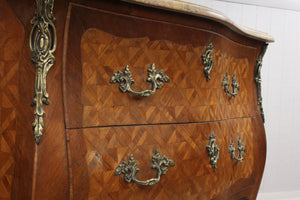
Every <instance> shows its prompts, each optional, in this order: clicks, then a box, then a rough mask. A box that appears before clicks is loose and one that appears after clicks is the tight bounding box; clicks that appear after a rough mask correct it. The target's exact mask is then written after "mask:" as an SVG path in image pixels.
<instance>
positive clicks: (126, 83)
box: [110, 63, 170, 97]
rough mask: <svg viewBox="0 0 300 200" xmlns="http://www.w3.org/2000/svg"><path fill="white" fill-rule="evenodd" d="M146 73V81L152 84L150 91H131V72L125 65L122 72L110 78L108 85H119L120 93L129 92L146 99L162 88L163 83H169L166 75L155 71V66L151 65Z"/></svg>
mask: <svg viewBox="0 0 300 200" xmlns="http://www.w3.org/2000/svg"><path fill="white" fill-rule="evenodd" d="M147 71H148V77H147V81H148V82H151V83H152V90H144V91H141V92H135V91H133V90H132V89H131V85H132V84H133V83H134V80H133V78H132V75H131V72H130V71H129V66H128V65H126V66H125V69H124V72H121V71H118V72H117V73H115V74H114V75H113V76H112V77H111V78H110V83H119V89H120V90H121V91H122V92H129V93H131V94H133V95H137V96H143V97H147V96H150V95H152V94H154V93H155V92H156V89H159V88H161V87H162V86H163V82H170V79H169V77H168V76H167V75H165V74H164V73H163V72H161V71H160V70H158V69H155V64H154V63H153V64H151V66H150V68H149V69H148V70H147Z"/></svg>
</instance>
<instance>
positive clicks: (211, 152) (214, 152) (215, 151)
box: [206, 132, 220, 171]
mask: <svg viewBox="0 0 300 200" xmlns="http://www.w3.org/2000/svg"><path fill="white" fill-rule="evenodd" d="M206 150H207V153H208V156H209V157H210V164H211V166H212V167H213V169H214V171H216V170H217V162H218V159H219V154H220V149H219V146H218V145H217V142H216V136H215V134H214V132H211V133H210V136H209V143H208V145H207V146H206Z"/></svg>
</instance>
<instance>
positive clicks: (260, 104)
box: [254, 43, 268, 122]
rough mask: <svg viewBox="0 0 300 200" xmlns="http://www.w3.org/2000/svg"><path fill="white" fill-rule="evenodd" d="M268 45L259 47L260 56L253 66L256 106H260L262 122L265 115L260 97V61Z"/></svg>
mask: <svg viewBox="0 0 300 200" xmlns="http://www.w3.org/2000/svg"><path fill="white" fill-rule="evenodd" d="M267 47H268V44H267V43H265V44H264V45H263V46H262V47H261V51H260V54H259V56H258V58H257V60H256V66H255V74H254V76H255V78H254V80H255V83H256V87H257V104H258V105H259V106H260V111H261V117H262V119H263V122H265V114H264V109H263V105H262V95H261V82H262V79H261V68H262V61H263V57H264V55H265V53H266V50H267Z"/></svg>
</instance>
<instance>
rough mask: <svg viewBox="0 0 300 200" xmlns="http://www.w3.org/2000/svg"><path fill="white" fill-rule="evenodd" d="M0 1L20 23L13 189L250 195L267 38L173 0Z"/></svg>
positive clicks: (260, 164)
mask: <svg viewBox="0 0 300 200" xmlns="http://www.w3.org/2000/svg"><path fill="white" fill-rule="evenodd" d="M3 5H4V7H5V8H6V9H7V11H6V12H7V14H6V15H7V16H9V15H12V18H11V19H14V20H15V21H16V23H15V25H14V26H15V27H19V28H20V29H21V30H24V32H20V31H19V32H18V33H19V34H22V37H23V39H22V41H16V42H19V43H18V44H20V45H19V46H20V48H19V46H18V45H16V47H15V48H19V49H20V52H19V54H14V55H12V56H17V57H20V60H19V65H18V66H19V69H18V70H19V71H18V75H17V77H16V79H18V82H17V87H16V88H18V89H17V90H16V92H17V93H18V94H17V96H20V97H22V98H23V102H18V103H16V105H15V111H16V113H17V114H16V118H15V126H14V127H13V128H12V129H14V130H15V131H16V133H17V135H16V138H15V143H14V145H13V146H14V152H13V153H12V154H13V155H14V160H13V162H14V165H13V169H12V170H13V171H14V173H13V175H12V176H11V179H10V180H11V181H10V183H9V184H7V185H8V187H9V188H10V191H11V193H10V198H11V199H60V200H63V199H74V200H75V199H80V200H86V199H104V200H109V199H113V200H122V199H139V200H140V199H156V200H159V199H164V200H165V199H170V200H176V199H188V200H192V199H201V200H209V199H216V200H227V199H237V200H238V199H239V200H246V199H255V198H256V195H257V192H258V189H259V185H260V182H261V178H262V174H263V170H264V165H265V157H266V138H265V132H264V125H263V121H264V113H263V108H262V97H261V75H260V70H261V67H262V58H263V55H264V53H265V51H266V47H267V44H268V43H269V42H272V41H273V39H272V37H271V36H269V35H267V34H265V33H260V32H256V31H253V30H250V29H246V28H244V27H240V26H237V25H235V24H234V23H233V22H231V21H230V20H229V19H227V18H226V17H225V16H224V15H223V14H221V13H219V12H217V11H214V10H211V9H209V8H205V7H201V6H197V5H193V4H188V3H183V2H181V1H173V0H163V1H157V0H153V1H150V0H149V1H148V0H128V1H127V2H125V1H117V0H113V1H109V0H70V1H55V5H54V2H53V1H52V0H48V1H46V0H37V1H36V7H34V6H33V3H30V1H29V0H26V1H22V2H21V1H19V2H18V1H17V0H15V1H11V2H6V1H4V4H3ZM34 13H35V14H34ZM54 16H55V17H54ZM32 18H33V19H32ZM55 18H56V20H55ZM31 19H32V20H31ZM30 20H31V24H30ZM17 22H18V23H17ZM15 30H17V29H15ZM16 33H17V32H16ZM8 34H9V33H8ZM11 34H13V33H11ZM28 44H29V45H28ZM22 45H23V46H22ZM11 48H13V47H11ZM21 50H23V51H22V52H23V53H21ZM30 58H31V61H32V62H30ZM34 66H35V67H34ZM50 68H51V70H50ZM46 82H47V86H46ZM0 92H2V91H0ZM31 101H32V103H31ZM30 103H31V105H32V107H33V108H31V107H30V106H29V105H30ZM46 105H48V106H46ZM1 109H2V108H1ZM2 126H3V125H2ZM31 126H32V127H33V131H32V128H31ZM3 127H4V126H3ZM34 139H35V140H34ZM10 198H8V199H10Z"/></svg>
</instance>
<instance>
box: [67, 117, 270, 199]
mask: <svg viewBox="0 0 300 200" xmlns="http://www.w3.org/2000/svg"><path fill="white" fill-rule="evenodd" d="M259 122H260V120H258V119H255V118H252V119H250V118H244V119H238V120H228V121H223V122H217V123H207V124H185V125H157V126H131V127H110V128H88V129H76V130H68V132H67V134H68V135H69V136H68V137H69V142H70V145H69V147H70V152H69V153H70V154H69V157H70V158H69V160H70V162H71V164H70V168H71V169H72V174H73V175H72V181H73V182H72V183H71V184H72V187H73V190H72V191H73V192H74V194H72V195H73V196H74V199H116V200H117V199H139V200H140V199H157V200H160V199H189V200H192V199H216V200H217V199H219V200H224V199H231V198H230V196H231V195H234V194H239V193H240V192H242V191H246V190H248V191H247V192H242V193H243V195H244V196H241V197H240V198H242V197H248V198H249V199H255V198H254V197H255V195H256V192H257V190H258V187H259V183H260V179H261V176H262V171H263V166H264V159H265V137H264V134H263V127H262V124H261V123H259ZM233 127H234V128H233ZM211 132H214V134H215V144H216V145H218V147H219V158H218V159H217V162H216V167H217V169H216V170H215V171H214V170H213V167H212V165H211V163H210V156H208V151H207V145H208V144H209V136H210V133H211ZM239 137H240V138H241V141H242V142H243V143H244V145H245V148H246V152H245V153H244V155H243V158H244V160H243V162H238V161H236V160H233V159H232V158H231V155H230V153H229V146H230V143H231V141H232V140H233V141H234V146H235V149H236V151H235V156H237V157H238V155H239V153H238V152H239V151H238V138H239ZM156 149H157V150H159V152H160V155H165V156H166V157H168V158H169V159H171V160H172V161H174V163H175V166H169V167H168V171H167V172H166V174H164V175H161V176H160V181H159V182H157V183H156V184H154V185H151V186H142V185H140V184H137V183H134V182H130V183H126V182H125V181H124V180H123V174H121V175H120V176H116V175H115V174H114V173H115V170H116V168H117V167H118V166H119V165H120V164H121V163H123V162H126V163H127V164H128V161H129V157H130V155H131V154H132V155H133V156H134V159H135V162H136V165H137V167H138V168H139V169H140V171H139V172H138V173H136V176H135V177H136V178H137V179H138V180H141V181H145V180H148V179H151V178H156V177H157V176H158V175H157V170H156V169H155V168H154V169H152V168H151V163H152V162H153V161H152V160H151V159H152V156H153V155H154V152H155V150H156ZM128 173H129V171H128ZM232 199H239V198H232Z"/></svg>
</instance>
